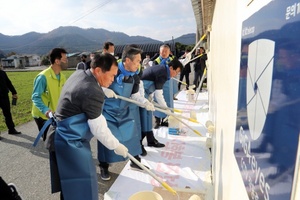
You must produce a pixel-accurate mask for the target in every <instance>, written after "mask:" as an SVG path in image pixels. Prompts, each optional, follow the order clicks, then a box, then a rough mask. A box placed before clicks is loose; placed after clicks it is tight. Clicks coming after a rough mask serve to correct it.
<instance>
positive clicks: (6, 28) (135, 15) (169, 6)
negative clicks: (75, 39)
mask: <svg viewBox="0 0 300 200" xmlns="http://www.w3.org/2000/svg"><path fill="white" fill-rule="evenodd" d="M60 26H77V27H80V28H96V29H97V28H103V29H106V30H108V31H115V32H124V33H125V34H127V35H129V36H137V35H140V36H145V37H150V38H152V39H156V40H160V41H166V40H171V39H172V37H174V38H177V37H180V36H182V35H184V34H188V33H195V32H196V21H195V17H194V12H193V8H192V4H191V0H148V1H147V0H5V1H1V6H0V27H1V29H0V33H2V34H4V35H10V36H16V35H23V34H25V33H28V32H32V31H34V32H38V33H48V32H50V31H52V30H53V29H56V28H58V27H60Z"/></svg>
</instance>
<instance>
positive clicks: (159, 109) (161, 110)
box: [117, 95, 199, 123]
mask: <svg viewBox="0 0 300 200" xmlns="http://www.w3.org/2000/svg"><path fill="white" fill-rule="evenodd" d="M117 98H119V99H122V100H124V101H128V102H131V103H134V104H136V105H138V106H140V107H142V108H145V105H144V104H142V103H140V102H138V101H135V100H133V99H130V98H127V97H123V96H120V95H117ZM155 110H157V111H159V112H162V113H165V114H166V115H172V116H174V117H178V118H183V119H186V120H189V121H191V122H194V123H199V122H198V121H197V120H195V119H192V118H187V117H184V116H181V115H176V114H174V113H172V112H170V111H168V110H164V109H161V108H157V107H155Z"/></svg>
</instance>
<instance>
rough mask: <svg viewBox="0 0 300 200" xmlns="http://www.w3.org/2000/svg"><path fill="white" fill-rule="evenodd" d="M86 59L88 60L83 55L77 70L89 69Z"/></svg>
mask: <svg viewBox="0 0 300 200" xmlns="http://www.w3.org/2000/svg"><path fill="white" fill-rule="evenodd" d="M86 58H87V56H86V55H85V54H82V55H81V56H80V59H81V61H80V62H79V63H78V64H77V66H76V70H79V69H81V70H86V69H87V65H86Z"/></svg>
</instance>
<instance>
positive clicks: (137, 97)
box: [130, 81, 148, 104]
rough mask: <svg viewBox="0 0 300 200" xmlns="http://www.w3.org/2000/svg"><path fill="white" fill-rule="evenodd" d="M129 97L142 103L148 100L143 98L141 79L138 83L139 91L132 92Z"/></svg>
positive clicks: (143, 91)
mask: <svg viewBox="0 0 300 200" xmlns="http://www.w3.org/2000/svg"><path fill="white" fill-rule="evenodd" d="M130 98H131V99H133V100H135V101H138V102H140V103H142V104H145V103H146V102H148V99H146V98H145V90H144V84H143V81H140V84H139V91H138V92H137V93H134V94H132V95H131V96H130Z"/></svg>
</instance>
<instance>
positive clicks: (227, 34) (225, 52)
mask: <svg viewBox="0 0 300 200" xmlns="http://www.w3.org/2000/svg"><path fill="white" fill-rule="evenodd" d="M249 2H250V0H240V1H236V0H218V1H216V5H215V10H214V15H213V22H212V30H211V32H210V41H209V50H208V61H207V65H208V74H207V76H208V89H209V105H210V118H211V120H212V121H213V123H214V124H215V128H216V129H215V134H214V135H213V149H212V154H213V166H212V170H213V182H214V197H215V199H216V200H223V199H224V200H227V199H230V200H244V199H245V200H247V199H249V198H248V195H247V191H246V189H245V186H244V183H243V179H242V176H241V174H240V171H239V167H238V164H237V161H236V159H235V156H234V140H235V132H236V114H237V100H238V85H239V84H238V83H239V72H240V52H241V30H242V22H243V21H244V20H245V19H247V18H248V17H249V16H251V15H252V14H253V13H254V12H256V11H257V10H259V9H260V8H262V7H263V6H265V5H266V4H268V3H269V2H270V0H254V1H253V2H252V3H251V4H249ZM248 4H249V5H248ZM298 181H299V177H298ZM296 195H298V196H299V192H298V194H296Z"/></svg>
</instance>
